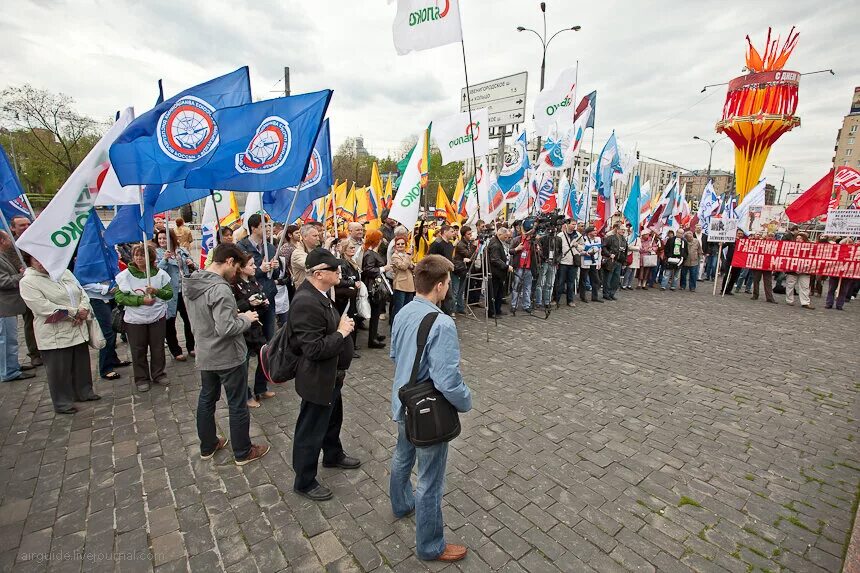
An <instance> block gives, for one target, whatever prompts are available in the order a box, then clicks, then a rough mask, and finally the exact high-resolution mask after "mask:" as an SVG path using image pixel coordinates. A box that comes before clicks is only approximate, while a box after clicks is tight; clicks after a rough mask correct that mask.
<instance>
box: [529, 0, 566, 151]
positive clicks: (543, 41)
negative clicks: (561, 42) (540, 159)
mask: <svg viewBox="0 0 860 573" xmlns="http://www.w3.org/2000/svg"><path fill="white" fill-rule="evenodd" d="M540 11H541V13H542V14H543V34H540V33H538V32H536V31H535V30H532V29H531V28H525V27H523V26H517V32H531V33H533V34H534V35H535V36H537V37H538V39H539V40H540V44H541V47H542V49H543V50H542V53H541V60H540V91H543V86H544V80H545V79H546V49H547V47H548V46H549V43H550V42H552V41H553V39H554V38H555V37H556V36H558V35H559V34H561V33H562V32H567V31H573V32H578V31H579V30H581V29H582V26H572V27H570V28H562V29H561V30H559V31H557V32H556V33H555V34H553V35H552V36H550V38H549V40H547V39H546V2H541V3H540ZM573 104H574V105H576V102H573ZM537 143H538V144H537V147H538V155H540V148H541V138H540V136H538V140H537Z"/></svg>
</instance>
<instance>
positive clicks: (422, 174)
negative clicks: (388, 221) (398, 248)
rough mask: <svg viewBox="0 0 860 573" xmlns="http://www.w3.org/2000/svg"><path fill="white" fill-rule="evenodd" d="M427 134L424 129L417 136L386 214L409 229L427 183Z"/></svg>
mask: <svg viewBox="0 0 860 573" xmlns="http://www.w3.org/2000/svg"><path fill="white" fill-rule="evenodd" d="M428 135H429V130H427V129H425V130H423V131H422V132H421V133H420V135H419V136H418V142H417V143H416V144H415V148H414V149H413V150H412V154H411V155H410V156H409V163H408V164H407V165H406V171H404V172H403V176H402V177H401V178H400V186H399V187H398V188H397V193H396V194H395V195H394V204H393V205H392V206H391V212H390V213H389V215H388V216H389V217H390V218H392V219H394V220H395V221H397V222H398V223H400V224H401V225H403V226H404V227H406V228H407V229H409V230H410V231H411V230H412V227H414V226H415V222H416V221H418V213H419V207H421V190H422V189H423V188H424V186H425V185H426V184H427V179H426V178H427V172H428V169H429V168H430V166H429V165H428V161H427V154H426V150H427V137H428Z"/></svg>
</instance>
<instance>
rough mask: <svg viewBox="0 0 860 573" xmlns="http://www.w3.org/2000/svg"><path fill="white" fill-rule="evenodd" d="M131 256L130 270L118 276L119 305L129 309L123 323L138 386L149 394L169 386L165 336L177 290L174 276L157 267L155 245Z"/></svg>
mask: <svg viewBox="0 0 860 573" xmlns="http://www.w3.org/2000/svg"><path fill="white" fill-rule="evenodd" d="M131 256H132V262H131V263H130V264H129V265H128V268H127V269H125V270H124V271H122V272H121V273H119V274H118V275H117V276H116V286H117V288H118V289H119V290H118V291H117V293H116V302H117V304H121V305H123V306H124V307H125V317H124V319H123V321H124V323H125V332H126V334H127V335H128V345H129V347H130V348H131V361H132V364H133V366H134V383H135V385H136V386H137V390H138V391H139V392H149V389H150V387H151V385H152V384H161V385H163V386H167V385H168V384H169V381H168V379H167V375H166V374H165V373H164V337H165V330H166V325H167V301H169V300H170V299H171V298H173V288H172V287H171V286H170V275H168V274H167V273H166V272H165V271H163V270H160V269H159V268H157V267H156V266H155V260H156V255H155V249H154V248H153V247H152V245H150V244H148V243H147V244H142V243H138V244H137V245H135V246H134V248H133V249H132V251H131ZM147 256H148V257H149V273H148V274H149V278H147V271H146V262H147V260H146V259H147ZM147 351H148V354H149V356H148V357H147Z"/></svg>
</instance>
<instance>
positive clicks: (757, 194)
mask: <svg viewBox="0 0 860 573" xmlns="http://www.w3.org/2000/svg"><path fill="white" fill-rule="evenodd" d="M766 183H767V179H762V180H760V181H759V182H758V184H757V185H756V186H755V187H753V188H752V189H750V191H749V193H747V194H746V195H745V196H744V200H743V201H741V204H740V205H738V206H737V207H736V208H735V217H737V219H738V228H739V229H743V230H744V231H746V232H747V233H749V232H750V217H749V213H750V208H751V207H764V187H765V184H766Z"/></svg>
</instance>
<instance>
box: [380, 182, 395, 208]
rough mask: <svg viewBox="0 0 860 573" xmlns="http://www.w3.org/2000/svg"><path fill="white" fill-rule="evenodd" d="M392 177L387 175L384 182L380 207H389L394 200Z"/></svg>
mask: <svg viewBox="0 0 860 573" xmlns="http://www.w3.org/2000/svg"><path fill="white" fill-rule="evenodd" d="M393 179H394V178H393V177H389V178H388V181H386V182H385V191H383V193H382V208H383V209H391V203H392V201H394V190H393V189H392V185H393V181H392V180H393Z"/></svg>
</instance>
